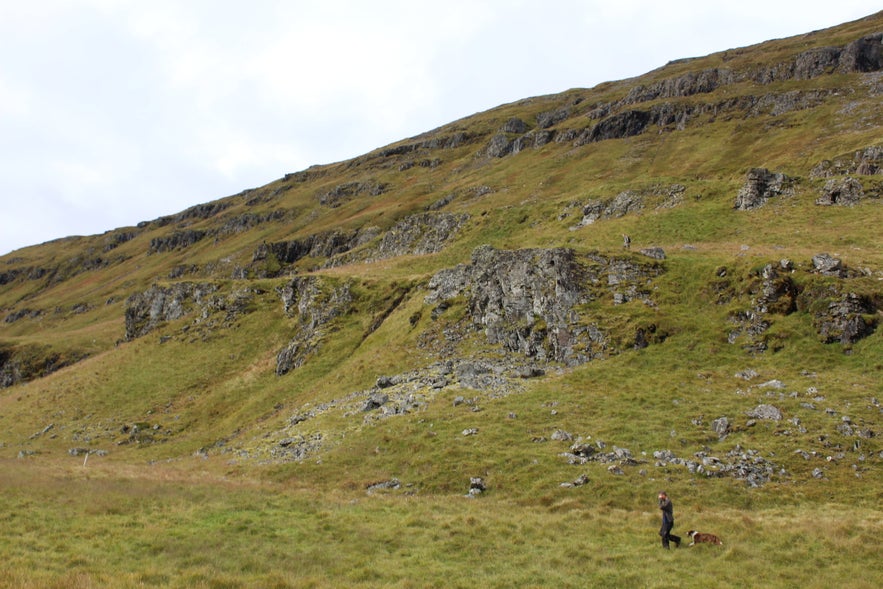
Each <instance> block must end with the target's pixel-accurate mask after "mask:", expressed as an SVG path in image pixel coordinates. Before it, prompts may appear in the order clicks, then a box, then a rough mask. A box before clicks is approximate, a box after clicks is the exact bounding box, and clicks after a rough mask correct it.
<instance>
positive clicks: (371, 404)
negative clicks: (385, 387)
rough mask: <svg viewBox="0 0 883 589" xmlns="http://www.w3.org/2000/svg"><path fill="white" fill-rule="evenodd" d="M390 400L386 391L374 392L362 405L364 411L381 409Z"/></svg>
mask: <svg viewBox="0 0 883 589" xmlns="http://www.w3.org/2000/svg"><path fill="white" fill-rule="evenodd" d="M388 402H389V395H387V394H385V393H372V394H371V395H369V397H368V399H367V400H366V401H365V403H364V404H363V405H362V411H364V412H366V413H367V412H368V411H373V410H375V409H379V408H380V407H383V406H384V405H386V403H388Z"/></svg>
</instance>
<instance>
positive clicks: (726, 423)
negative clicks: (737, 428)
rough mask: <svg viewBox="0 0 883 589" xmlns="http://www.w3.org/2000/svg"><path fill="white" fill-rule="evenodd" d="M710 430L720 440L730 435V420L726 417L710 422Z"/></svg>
mask: <svg viewBox="0 0 883 589" xmlns="http://www.w3.org/2000/svg"><path fill="white" fill-rule="evenodd" d="M711 429H712V431H714V433H716V434H717V435H718V436H719V437H720V438H724V437H726V435H727V434H728V433H730V420H729V419H728V418H727V417H718V418H717V419H715V420H714V421H712V422H711Z"/></svg>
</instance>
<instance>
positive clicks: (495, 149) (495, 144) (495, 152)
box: [485, 133, 512, 157]
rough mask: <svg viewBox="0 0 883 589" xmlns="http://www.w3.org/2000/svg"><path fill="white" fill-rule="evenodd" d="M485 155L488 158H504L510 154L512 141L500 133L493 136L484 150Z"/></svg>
mask: <svg viewBox="0 0 883 589" xmlns="http://www.w3.org/2000/svg"><path fill="white" fill-rule="evenodd" d="M485 153H486V154H487V155H488V157H505V156H507V155H509V154H510V153H512V141H510V140H509V138H508V137H507V136H506V135H504V134H502V133H499V134H497V135H494V136H493V137H491V140H490V143H488V145H487V148H485Z"/></svg>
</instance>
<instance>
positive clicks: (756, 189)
mask: <svg viewBox="0 0 883 589" xmlns="http://www.w3.org/2000/svg"><path fill="white" fill-rule="evenodd" d="M791 182H792V180H791V178H789V177H788V176H786V175H785V174H782V173H780V172H771V171H769V170H767V169H766V168H753V169H751V170H749V172H748V175H747V177H746V179H745V184H744V185H743V186H742V188H741V189H740V190H739V193H738V194H737V195H736V203H735V205H734V208H735V209H737V210H740V211H748V210H751V209H756V208H759V207H762V206H763V205H765V204H766V202H767V201H768V200H769V199H770V198H774V197H777V196H789V195H791V194H793V191H792V189H791Z"/></svg>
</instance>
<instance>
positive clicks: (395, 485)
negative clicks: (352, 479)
mask: <svg viewBox="0 0 883 589" xmlns="http://www.w3.org/2000/svg"><path fill="white" fill-rule="evenodd" d="M401 486H402V483H401V481H399V479H396V478H392V479H389V480H388V481H380V482H377V483H371V484H370V485H367V486H366V487H365V489H366V490H367V492H368V493H369V494H371V493H373V492H375V491H384V490H396V489H399V488H401Z"/></svg>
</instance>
